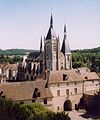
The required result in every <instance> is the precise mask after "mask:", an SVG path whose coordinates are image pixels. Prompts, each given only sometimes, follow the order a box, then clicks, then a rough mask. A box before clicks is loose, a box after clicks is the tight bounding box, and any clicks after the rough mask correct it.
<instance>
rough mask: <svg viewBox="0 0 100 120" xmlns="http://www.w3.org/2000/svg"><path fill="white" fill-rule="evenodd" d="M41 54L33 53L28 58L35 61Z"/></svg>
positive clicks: (38, 52)
mask: <svg viewBox="0 0 100 120" xmlns="http://www.w3.org/2000/svg"><path fill="white" fill-rule="evenodd" d="M40 54H41V52H40V51H34V52H31V53H30V54H29V58H33V59H36V58H37V57H38V56H39V55H40Z"/></svg>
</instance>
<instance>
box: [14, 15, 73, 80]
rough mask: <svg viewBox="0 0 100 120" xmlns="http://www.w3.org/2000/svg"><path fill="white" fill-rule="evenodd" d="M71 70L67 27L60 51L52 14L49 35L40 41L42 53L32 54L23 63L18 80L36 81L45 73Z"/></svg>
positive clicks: (19, 69)
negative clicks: (37, 77)
mask: <svg viewBox="0 0 100 120" xmlns="http://www.w3.org/2000/svg"><path fill="white" fill-rule="evenodd" d="M43 42H44V44H43ZM69 69H72V55H71V50H70V47H69V43H68V40H67V33H66V25H64V36H63V42H62V47H61V50H60V42H59V36H57V35H56V33H55V30H54V27H53V16H52V14H51V18H50V26H49V30H48V33H47V35H46V37H44V40H43V41H42V38H41V40H40V51H35V52H32V53H30V54H29V56H28V58H27V60H25V59H23V60H22V61H21V63H20V64H19V68H18V74H17V78H16V79H17V80H34V79H36V76H39V75H41V74H43V73H44V72H45V71H56V70H69Z"/></svg>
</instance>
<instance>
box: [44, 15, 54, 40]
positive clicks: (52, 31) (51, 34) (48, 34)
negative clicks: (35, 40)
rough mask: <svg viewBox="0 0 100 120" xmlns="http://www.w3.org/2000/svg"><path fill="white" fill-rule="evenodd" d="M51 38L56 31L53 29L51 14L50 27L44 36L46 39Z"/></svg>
mask: <svg viewBox="0 0 100 120" xmlns="http://www.w3.org/2000/svg"><path fill="white" fill-rule="evenodd" d="M53 38H56V33H55V30H54V29H53V17H52V14H51V18H50V27H49V30H48V33H47V36H46V40H51V39H53Z"/></svg>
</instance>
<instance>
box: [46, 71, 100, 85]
mask: <svg viewBox="0 0 100 120" xmlns="http://www.w3.org/2000/svg"><path fill="white" fill-rule="evenodd" d="M63 75H67V78H68V80H63ZM86 78H88V79H86ZM95 79H99V76H98V75H97V74H96V73H95V72H89V71H86V72H83V73H81V72H80V71H79V70H77V69H71V70H60V71H51V72H50V77H49V82H48V83H49V84H50V83H61V82H71V81H84V80H95Z"/></svg>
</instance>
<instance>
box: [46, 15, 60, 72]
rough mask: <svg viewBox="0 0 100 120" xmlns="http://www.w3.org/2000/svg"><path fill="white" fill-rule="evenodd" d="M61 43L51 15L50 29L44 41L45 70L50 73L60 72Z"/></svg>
mask: <svg viewBox="0 0 100 120" xmlns="http://www.w3.org/2000/svg"><path fill="white" fill-rule="evenodd" d="M59 53H60V43H59V38H57V37H56V33H55V30H54V28H53V17H52V14H51V19H50V27H49V30H48V33H47V36H46V38H45V39H44V60H45V62H44V63H45V69H46V70H49V71H51V70H52V71H54V70H59Z"/></svg>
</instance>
